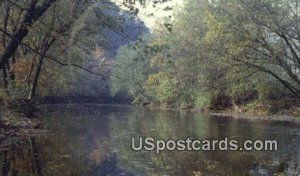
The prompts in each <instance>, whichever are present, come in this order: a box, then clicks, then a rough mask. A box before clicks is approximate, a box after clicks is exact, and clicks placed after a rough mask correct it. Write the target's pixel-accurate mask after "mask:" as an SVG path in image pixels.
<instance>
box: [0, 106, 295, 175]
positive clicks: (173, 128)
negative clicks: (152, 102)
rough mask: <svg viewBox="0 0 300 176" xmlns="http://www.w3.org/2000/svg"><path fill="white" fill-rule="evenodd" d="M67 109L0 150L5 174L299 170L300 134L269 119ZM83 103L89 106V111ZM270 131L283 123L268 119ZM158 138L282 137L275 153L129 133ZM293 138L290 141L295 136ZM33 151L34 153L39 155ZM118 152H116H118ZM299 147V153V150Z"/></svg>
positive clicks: (236, 173) (217, 172)
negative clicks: (167, 144) (142, 145)
mask: <svg viewBox="0 0 300 176" xmlns="http://www.w3.org/2000/svg"><path fill="white" fill-rule="evenodd" d="M70 109H72V110H71V111H67V110H62V111H59V113H60V114H55V113H53V114H52V115H50V116H48V117H47V119H44V120H45V122H44V124H48V126H47V128H49V129H51V131H53V132H54V135H51V136H41V137H38V138H36V139H24V140H21V141H17V142H11V143H13V144H14V145H11V146H10V147H8V148H7V150H5V151H3V152H2V154H1V155H0V159H1V161H2V175H20V174H23V175H39V173H40V174H43V175H74V176H76V175H90V176H97V175H108V174H110V175H114V174H115V175H121V174H123V175H127V176H131V175H133V174H135V175H151V174H152V175H162V174H164V173H165V174H168V175H193V174H194V175H200V174H207V175H249V174H250V173H251V172H252V173H255V172H256V171H261V172H262V171H266V172H268V173H274V174H280V173H281V174H286V175H288V174H289V173H296V175H297V172H299V171H298V170H299V164H298V163H299V153H300V151H299V148H300V147H299V141H300V139H299V137H298V138H297V136H296V135H287V134H289V131H288V130H289V128H285V129H284V130H286V131H287V134H283V133H281V132H280V133H278V134H273V133H271V134H268V133H265V131H264V129H265V127H266V125H264V126H258V125H257V124H256V123H251V122H243V121H239V120H228V119H227V120H226V119H214V118H209V117H203V116H201V115H199V114H198V115H195V114H191V113H178V112H175V111H174V112H173V111H172V112H168V111H164V112H157V111H153V110H144V109H138V108H137V109H131V110H129V109H127V110H125V109H122V110H121V109H119V108H114V109H111V108H103V109H100V110H99V109H97V110H96V111H93V110H92V109H93V108H92V109H89V108H86V109H73V108H70ZM85 110H86V111H85ZM267 126H268V128H270V129H271V131H274V130H275V131H276V130H278V126H276V125H272V124H268V125H267ZM132 136H133V137H134V136H135V137H140V136H142V137H148V136H149V137H153V138H156V139H185V138H187V137H191V138H194V139H200V140H201V139H223V138H224V137H228V138H229V139H236V140H240V141H243V140H244V139H264V138H270V139H277V140H278V141H280V144H281V145H282V146H281V150H280V151H278V152H255V151H251V152H244V151H231V152H230V151H226V152H225V151H213V152H209V151H196V152H189V151H182V152H177V151H171V152H168V151H164V152H162V153H161V154H160V155H156V154H155V153H154V152H146V151H140V152H135V151H132V149H131V137H132ZM291 141H292V142H291ZM34 153H36V154H34ZM113 153H115V154H113ZM297 154H298V157H297Z"/></svg>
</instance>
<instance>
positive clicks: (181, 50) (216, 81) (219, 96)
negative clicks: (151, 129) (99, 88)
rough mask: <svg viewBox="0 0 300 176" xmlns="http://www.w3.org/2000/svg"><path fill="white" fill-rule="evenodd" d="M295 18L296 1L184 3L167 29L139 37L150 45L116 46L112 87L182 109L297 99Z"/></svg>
mask: <svg viewBox="0 0 300 176" xmlns="http://www.w3.org/2000/svg"><path fill="white" fill-rule="evenodd" d="M299 20H300V18H299V3H298V1H297V0H287V1H286V0H284V1H283V0H266V1H260V0H254V1H245V0H228V1H217V0H216V1H211V0H197V1H194V0H189V1H187V2H186V4H185V6H184V8H183V9H182V10H181V11H179V12H178V13H177V15H176V18H175V20H174V21H173V22H172V29H171V30H170V28H169V27H168V28H166V27H167V26H165V25H162V26H159V27H157V31H156V32H155V33H154V34H152V37H151V40H149V39H148V40H143V41H142V43H143V45H144V46H147V47H148V48H152V49H153V50H151V49H150V51H149V50H143V49H140V48H139V47H138V48H139V49H138V50H136V47H132V46H138V45H140V42H137V43H135V44H130V45H128V46H127V47H124V48H122V49H121V50H120V52H119V55H118V60H117V63H116V64H115V66H114V70H115V71H114V72H113V74H112V85H113V87H118V88H119V89H117V90H121V91H127V92H128V93H130V94H131V95H133V96H134V97H135V98H136V100H137V101H140V100H143V101H145V97H147V99H146V101H153V102H157V103H159V104H176V105H177V106H178V105H179V106H184V107H187V106H188V107H189V106H200V107H227V106H236V107H238V105H242V104H247V103H251V102H253V101H257V102H265V101H282V100H283V101H286V100H291V99H297V98H299V96H300V75H299V69H300V64H299V63H300V43H299V39H300V36H299V34H300V30H299V29H300V21H299ZM155 48H158V49H159V50H155ZM149 53H150V54H149ZM128 68H130V69H128ZM123 78H127V79H123ZM124 85H125V86H124ZM122 88H123V89H122ZM114 91H116V89H114ZM137 92H139V95H143V98H142V99H141V98H140V97H139V96H137Z"/></svg>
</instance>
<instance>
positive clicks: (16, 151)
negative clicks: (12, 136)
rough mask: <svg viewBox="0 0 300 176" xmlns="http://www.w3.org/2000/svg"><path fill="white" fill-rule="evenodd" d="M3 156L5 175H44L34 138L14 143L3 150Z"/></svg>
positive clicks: (3, 172) (3, 171)
mask: <svg viewBox="0 0 300 176" xmlns="http://www.w3.org/2000/svg"><path fill="white" fill-rule="evenodd" d="M2 157H3V161H2V175H3V176H7V175H12V176H17V175H19V173H26V174H30V175H37V176H42V175H43V174H42V170H41V165H40V161H39V154H38V150H37V146H36V143H35V139H34V138H28V139H24V140H21V141H17V142H16V143H13V144H12V145H10V146H8V147H7V148H6V149H5V150H4V151H3V153H2Z"/></svg>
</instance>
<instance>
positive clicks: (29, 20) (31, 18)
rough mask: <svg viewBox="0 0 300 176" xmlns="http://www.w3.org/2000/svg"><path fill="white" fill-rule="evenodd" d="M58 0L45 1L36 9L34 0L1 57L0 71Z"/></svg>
mask: <svg viewBox="0 0 300 176" xmlns="http://www.w3.org/2000/svg"><path fill="white" fill-rule="evenodd" d="M55 1H56V0H48V1H45V2H44V3H43V4H42V5H40V6H38V7H36V4H37V1H36V0H32V1H31V3H30V7H29V8H28V10H27V14H26V15H25V18H24V20H23V21H22V23H21V25H20V27H19V29H18V30H17V31H16V33H15V34H13V36H12V37H11V38H12V39H11V41H10V42H9V43H8V45H7V46H6V48H5V50H4V53H3V54H2V56H1V57H0V70H1V69H3V68H4V67H5V64H6V63H7V62H8V61H9V59H10V58H11V57H12V56H13V55H14V54H15V53H16V51H17V49H18V47H19V45H20V43H21V42H22V40H23V39H24V38H25V37H26V36H27V35H28V32H29V30H28V28H29V27H30V26H32V25H33V23H34V22H35V21H36V20H38V19H39V18H40V17H41V16H42V15H43V14H44V13H45V12H46V11H47V10H48V8H49V7H51V5H52V3H54V2H55ZM2 32H5V31H2Z"/></svg>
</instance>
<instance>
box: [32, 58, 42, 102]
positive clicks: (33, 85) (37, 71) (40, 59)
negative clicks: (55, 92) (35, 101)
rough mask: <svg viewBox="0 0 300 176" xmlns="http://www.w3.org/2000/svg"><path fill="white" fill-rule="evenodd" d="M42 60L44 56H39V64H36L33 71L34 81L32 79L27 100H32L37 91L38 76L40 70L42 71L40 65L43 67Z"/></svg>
mask: <svg viewBox="0 0 300 176" xmlns="http://www.w3.org/2000/svg"><path fill="white" fill-rule="evenodd" d="M44 58H45V57H44V56H40V58H39V62H38V64H37V68H36V70H35V74H34V79H33V83H32V87H31V90H30V94H29V97H28V99H32V98H34V97H35V94H36V89H37V85H38V81H39V76H40V73H41V70H42V65H43V61H44Z"/></svg>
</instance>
